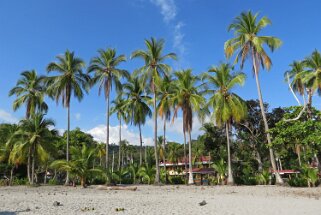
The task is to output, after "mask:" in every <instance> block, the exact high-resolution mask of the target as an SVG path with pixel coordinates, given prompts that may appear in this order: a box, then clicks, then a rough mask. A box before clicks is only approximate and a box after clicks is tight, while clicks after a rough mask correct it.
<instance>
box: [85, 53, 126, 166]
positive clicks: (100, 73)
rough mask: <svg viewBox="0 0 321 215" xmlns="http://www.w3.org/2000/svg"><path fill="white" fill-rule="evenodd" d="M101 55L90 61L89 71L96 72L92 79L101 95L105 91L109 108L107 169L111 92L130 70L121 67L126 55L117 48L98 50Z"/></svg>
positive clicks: (107, 115)
mask: <svg viewBox="0 0 321 215" xmlns="http://www.w3.org/2000/svg"><path fill="white" fill-rule="evenodd" d="M98 53H99V55H98V56H97V57H94V58H92V59H91V61H90V66H89V67H88V73H94V77H93V79H92V84H98V86H99V92H98V93H99V95H100V93H101V91H102V90H103V91H104V94H105V99H106V104H107V110H106V112H107V113H106V121H107V123H106V125H107V126H106V129H107V132H106V133H107V135H106V169H108V167H109V158H108V155H109V150H108V148H109V116H110V114H109V101H110V92H111V90H112V88H113V85H114V86H115V88H116V90H117V91H120V89H121V83H120V79H121V78H123V77H128V76H129V75H128V72H127V71H126V70H122V69H119V68H118V66H119V64H120V63H122V62H125V61H126V57H125V55H117V53H116V50H115V49H111V48H107V49H106V50H103V49H100V50H98Z"/></svg>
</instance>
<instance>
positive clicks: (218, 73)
mask: <svg viewBox="0 0 321 215" xmlns="http://www.w3.org/2000/svg"><path fill="white" fill-rule="evenodd" d="M209 73H212V74H213V75H209ZM209 73H206V74H207V75H205V76H206V78H207V80H208V83H207V84H208V87H213V88H214V89H215V90H214V91H212V92H214V94H213V95H212V96H211V97H210V99H209V104H210V106H211V107H213V108H214V112H213V115H212V116H213V118H214V119H215V122H216V124H217V125H218V126H221V125H222V124H224V123H226V122H228V121H235V122H240V121H241V120H242V119H244V118H245V117H246V115H247V108H246V105H245V102H244V101H243V100H242V99H241V98H240V97H239V96H238V95H236V94H235V93H232V92H231V90H232V89H233V88H234V87H235V86H237V85H239V86H242V85H243V84H244V82H245V74H244V73H234V74H232V73H231V66H230V65H229V64H221V65H220V66H218V67H212V68H210V69H209Z"/></svg>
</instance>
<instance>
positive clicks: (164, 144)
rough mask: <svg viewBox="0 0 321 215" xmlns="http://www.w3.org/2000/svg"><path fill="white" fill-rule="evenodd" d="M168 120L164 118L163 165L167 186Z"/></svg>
mask: <svg viewBox="0 0 321 215" xmlns="http://www.w3.org/2000/svg"><path fill="white" fill-rule="evenodd" d="M165 150H166V119H165V118H164V138H163V163H164V171H165V184H166V183H167V172H166V155H165V153H166V151H165Z"/></svg>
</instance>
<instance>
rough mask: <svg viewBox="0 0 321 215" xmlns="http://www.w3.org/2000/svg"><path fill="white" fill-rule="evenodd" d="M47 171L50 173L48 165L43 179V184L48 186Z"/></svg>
mask: <svg viewBox="0 0 321 215" xmlns="http://www.w3.org/2000/svg"><path fill="white" fill-rule="evenodd" d="M47 171H48V166H47V165H46V168H45V176H44V179H43V183H44V184H47Z"/></svg>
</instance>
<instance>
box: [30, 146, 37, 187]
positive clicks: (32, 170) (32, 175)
mask: <svg viewBox="0 0 321 215" xmlns="http://www.w3.org/2000/svg"><path fill="white" fill-rule="evenodd" d="M35 154H36V147H35V145H33V147H32V167H31V185H33V184H34V178H35V159H36V158H35Z"/></svg>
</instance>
